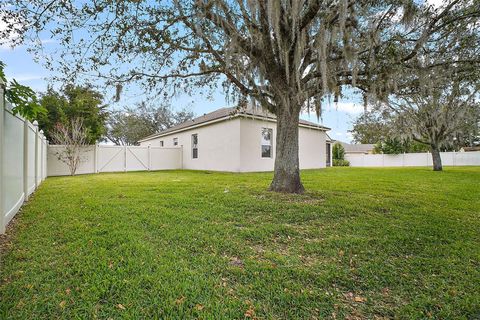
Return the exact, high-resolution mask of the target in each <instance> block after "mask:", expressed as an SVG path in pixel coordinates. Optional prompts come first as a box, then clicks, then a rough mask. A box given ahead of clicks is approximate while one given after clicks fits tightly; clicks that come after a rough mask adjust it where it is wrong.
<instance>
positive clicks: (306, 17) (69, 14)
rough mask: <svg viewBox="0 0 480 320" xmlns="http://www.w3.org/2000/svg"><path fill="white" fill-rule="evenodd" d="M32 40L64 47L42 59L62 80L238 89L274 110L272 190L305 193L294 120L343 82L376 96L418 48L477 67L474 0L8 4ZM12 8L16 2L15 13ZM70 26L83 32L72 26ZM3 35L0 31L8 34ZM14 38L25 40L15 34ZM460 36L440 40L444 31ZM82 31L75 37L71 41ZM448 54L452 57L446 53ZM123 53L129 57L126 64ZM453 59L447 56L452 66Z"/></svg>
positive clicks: (412, 61) (234, 92) (391, 85)
mask: <svg viewBox="0 0 480 320" xmlns="http://www.w3.org/2000/svg"><path fill="white" fill-rule="evenodd" d="M7 3H13V7H7V12H11V13H10V15H11V16H13V17H20V18H21V19H22V20H23V21H31V22H32V23H30V24H25V28H26V30H28V28H30V27H31V28H32V29H33V30H32V31H33V32H32V33H30V35H31V36H33V37H35V36H36V35H38V34H41V33H42V32H43V31H44V30H46V29H49V31H51V33H52V35H53V37H55V38H57V39H58V40H59V42H60V44H61V45H62V46H63V47H64V48H65V50H64V53H63V55H62V56H61V57H62V58H63V59H59V60H50V61H49V62H50V63H52V64H51V66H53V67H54V68H55V69H57V70H61V73H62V74H64V75H65V76H66V77H69V78H74V77H75V76H77V75H82V76H85V74H88V75H92V76H97V77H102V78H105V79H106V80H107V83H109V84H112V85H116V86H117V88H121V86H122V85H123V84H125V83H127V82H129V81H143V83H144V84H145V85H146V86H147V87H156V86H162V87H169V88H170V89H171V90H170V92H172V94H176V93H177V91H178V90H179V89H185V90H186V91H187V92H188V91H191V90H192V88H193V87H195V86H215V85H216V84H217V83H219V81H221V82H223V86H224V88H225V90H226V92H227V93H228V94H229V95H230V96H232V97H233V98H234V99H235V100H237V101H243V100H245V99H246V98H247V97H249V98H251V99H252V103H254V104H256V103H259V104H260V105H261V106H262V107H264V108H265V109H267V110H268V111H270V112H272V113H274V114H275V115H276V116H277V130H276V134H277V137H276V141H277V144H276V157H275V167H274V177H273V181H272V183H271V186H270V188H271V190H275V191H283V192H302V191H303V185H302V183H301V181H300V175H299V160H298V121H299V114H300V112H301V111H302V110H305V109H308V110H310V109H312V110H315V112H316V113H317V114H320V111H321V107H322V102H324V100H325V99H326V98H328V97H329V96H334V99H335V100H338V99H339V98H340V97H341V96H342V94H343V92H344V89H345V86H353V87H357V88H359V89H360V90H362V92H363V93H364V94H365V99H366V100H367V99H370V100H383V99H385V98H386V97H387V96H388V94H389V93H391V92H393V91H396V90H398V88H399V87H402V86H404V85H406V83H405V82H406V81H408V80H410V79H409V78H408V77H406V76H405V75H408V74H409V72H410V71H411V70H415V69H417V68H418V63H419V59H422V58H419V57H418V53H419V52H422V50H425V49H428V50H429V51H437V52H442V53H449V52H455V56H456V58H455V59H454V60H452V61H449V62H446V63H444V64H445V65H447V64H448V65H449V66H451V67H458V66H459V65H462V64H464V63H465V64H469V65H472V64H477V66H478V59H479V58H478V55H476V56H475V55H472V56H468V57H467V55H468V54H472V52H470V51H468V50H467V49H466V48H467V46H468V47H470V48H472V47H475V46H477V47H478V41H477V39H476V38H475V37H477V36H478V34H477V33H478V31H476V29H475V28H472V25H473V26H475V25H476V24H477V23H478V18H479V12H480V9H479V6H478V3H477V1H472V0H450V1H446V2H445V3H444V4H442V5H441V6H440V7H438V8H434V7H432V6H429V5H428V4H426V3H421V2H418V1H413V0H406V1H396V0H387V1H366V0H365V1H351V0H340V1H331V2H328V1H319V0H304V1H300V0H293V1H278V0H265V1H260V0H248V1H247V0H236V1H230V0H211V1H208V0H185V1H178V0H174V1H165V2H157V1H130V0H119V1H109V0H99V1H95V2H77V1H52V0H28V1H27V0H9V1H7ZM12 8H13V9H12ZM79 27H81V28H83V29H85V30H83V31H84V32H79ZM7 32H8V31H7ZM20 34H21V37H20V40H19V41H21V39H22V38H25V37H26V36H29V33H27V32H23V33H22V32H20ZM459 37H460V39H466V38H468V41H464V42H463V45H462V46H450V47H442V46H439V45H438V43H439V41H441V40H442V39H445V38H459ZM75 39H79V40H75ZM447 56H453V54H452V55H449V54H447ZM124 61H128V62H129V63H128V65H125V64H124V63H123V62H124ZM453 62H454V63H453Z"/></svg>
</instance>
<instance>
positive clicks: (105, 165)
mask: <svg viewBox="0 0 480 320" xmlns="http://www.w3.org/2000/svg"><path fill="white" fill-rule="evenodd" d="M125 151H126V150H125V147H121V146H98V172H119V171H125ZM92 172H93V171H92Z"/></svg>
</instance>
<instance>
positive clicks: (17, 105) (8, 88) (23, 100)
mask: <svg viewBox="0 0 480 320" xmlns="http://www.w3.org/2000/svg"><path fill="white" fill-rule="evenodd" d="M4 69H5V63H3V62H2V61H0V82H3V84H4V86H5V98H6V100H7V101H8V102H10V103H11V104H12V105H13V109H12V112H13V114H17V113H18V114H20V115H21V116H22V117H25V118H26V119H28V120H35V119H37V118H38V117H39V116H40V115H45V114H46V112H47V111H46V110H45V108H43V107H42V106H41V105H40V104H39V103H38V98H37V95H36V93H35V91H33V90H32V88H30V87H27V86H24V85H22V84H20V83H18V82H17V80H15V79H13V80H11V81H7V77H6V76H5V71H4Z"/></svg>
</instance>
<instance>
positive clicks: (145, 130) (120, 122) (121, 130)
mask: <svg viewBox="0 0 480 320" xmlns="http://www.w3.org/2000/svg"><path fill="white" fill-rule="evenodd" d="M191 119H193V112H191V111H189V110H188V109H182V110H180V111H173V110H172V109H171V108H170V106H168V105H164V104H161V105H160V106H158V107H156V106H154V105H153V104H147V103H141V104H139V105H138V106H137V107H136V108H125V109H123V110H117V111H113V112H111V113H110V115H109V117H108V120H107V133H106V136H107V138H108V139H109V140H110V141H112V142H113V143H115V144H117V145H138V141H139V140H140V139H142V138H145V137H147V136H149V135H151V134H154V133H158V132H160V131H163V130H165V129H168V128H171V127H172V126H174V125H176V124H179V123H182V122H185V121H187V120H191Z"/></svg>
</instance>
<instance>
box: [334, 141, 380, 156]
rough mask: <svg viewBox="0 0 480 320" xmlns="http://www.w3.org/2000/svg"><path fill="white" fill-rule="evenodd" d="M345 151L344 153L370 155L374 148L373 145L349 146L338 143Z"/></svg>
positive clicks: (348, 144)
mask: <svg viewBox="0 0 480 320" xmlns="http://www.w3.org/2000/svg"><path fill="white" fill-rule="evenodd" d="M340 143H341V144H342V146H343V148H344V149H345V153H370V152H372V150H373V148H374V147H375V145H374V144H350V143H345V142H340Z"/></svg>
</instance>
